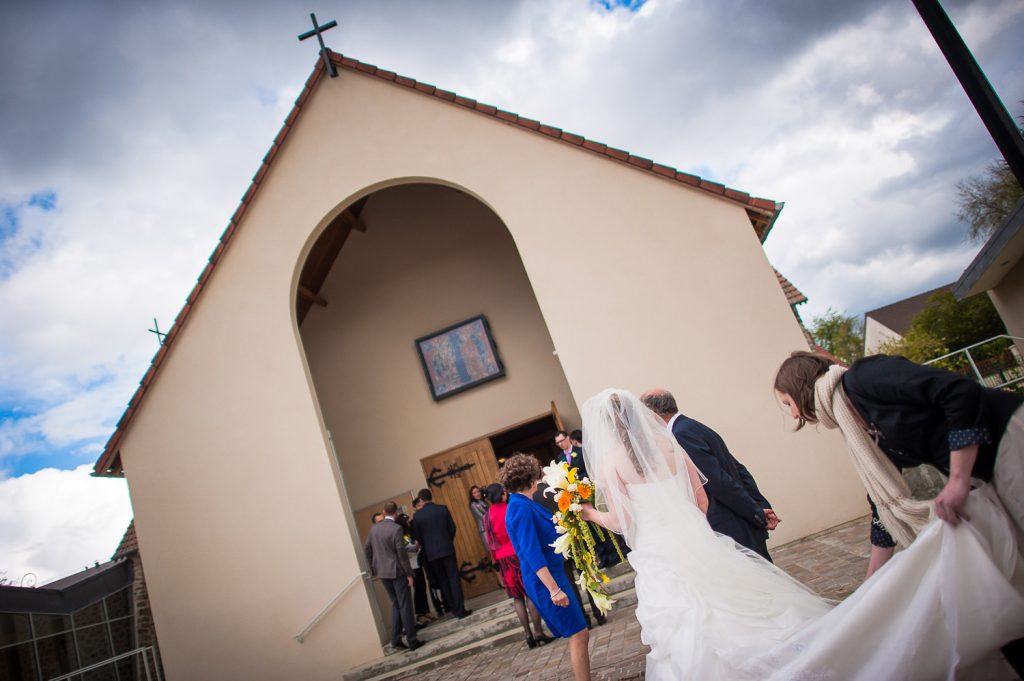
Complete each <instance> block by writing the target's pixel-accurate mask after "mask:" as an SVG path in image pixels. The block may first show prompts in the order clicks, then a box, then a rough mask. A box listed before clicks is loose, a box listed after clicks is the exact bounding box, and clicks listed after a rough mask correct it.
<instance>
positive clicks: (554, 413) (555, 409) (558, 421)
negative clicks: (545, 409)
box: [551, 400, 565, 430]
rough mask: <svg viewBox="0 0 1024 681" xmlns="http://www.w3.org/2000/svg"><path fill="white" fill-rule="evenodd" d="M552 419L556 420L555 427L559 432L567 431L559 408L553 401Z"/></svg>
mask: <svg viewBox="0 0 1024 681" xmlns="http://www.w3.org/2000/svg"><path fill="white" fill-rule="evenodd" d="M551 418H553V419H554V420H555V426H556V427H557V428H558V429H559V430H565V424H564V423H562V415H561V414H559V413H558V407H556V406H555V401H554V400H551Z"/></svg>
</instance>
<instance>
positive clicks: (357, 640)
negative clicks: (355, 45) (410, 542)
mask: <svg viewBox="0 0 1024 681" xmlns="http://www.w3.org/2000/svg"><path fill="white" fill-rule="evenodd" d="M325 54H326V55H327V57H328V59H329V61H330V63H331V64H333V65H334V67H335V68H336V69H337V77H331V76H330V74H329V73H328V69H327V68H326V67H325V63H324V61H320V62H318V65H317V67H316V68H315V69H314V71H313V73H312V75H311V76H310V78H309V80H308V81H307V83H306V86H305V88H304V89H303V91H302V93H301V95H300V96H299V98H298V100H297V101H296V104H295V107H294V109H293V110H292V111H291V113H290V114H289V116H288V118H287V120H286V121H285V124H284V127H283V128H282V129H281V131H280V133H279V134H278V135H277V137H276V139H275V140H274V142H273V145H272V146H271V149H270V151H269V152H268V153H267V155H266V157H265V158H264V160H263V163H262V165H260V167H259V169H258V171H257V173H256V175H255V177H254V178H253V181H252V184H251V186H250V188H249V189H248V191H247V192H246V193H245V195H244V197H243V198H242V201H241V205H240V206H239V207H238V209H237V211H236V212H235V213H234V215H233V216H232V217H231V220H230V223H229V224H228V226H227V229H226V230H225V231H224V234H223V236H222V237H221V239H220V242H219V243H218V244H217V247H216V249H215V250H214V251H213V254H212V255H211V256H210V259H209V263H208V264H207V265H206V267H205V269H204V270H203V272H202V274H201V276H200V277H199V280H198V283H197V284H196V286H195V288H194V289H193V290H192V292H191V293H190V294H189V296H188V299H187V301H186V303H185V305H184V307H183V308H182V310H181V312H180V314H179V315H178V316H177V318H176V320H175V323H174V325H173V327H172V328H171V330H170V331H169V333H168V334H167V337H166V339H165V342H164V343H163V345H162V346H161V348H160V350H159V352H158V353H157V354H156V356H155V357H154V359H153V362H152V366H151V367H150V368H149V370H148V371H147V372H146V374H145V376H144V377H143V378H142V381H141V384H140V386H139V389H138V391H137V392H136V394H135V395H134V397H133V398H132V400H131V402H130V404H129V406H128V408H127V410H126V412H125V413H124V416H123V417H122V418H121V420H120V421H119V422H118V424H117V429H116V431H115V432H114V434H113V435H112V436H111V438H110V440H109V442H108V443H107V445H106V447H105V450H104V452H103V454H102V455H101V457H100V459H99V461H98V462H97V464H96V475H100V476H124V477H126V478H127V480H128V484H129V487H130V491H131V498H132V505H133V508H134V513H135V530H136V534H137V541H138V545H139V549H140V552H141V554H142V556H144V559H145V565H146V581H147V586H148V590H149V598H150V602H151V605H152V612H153V618H154V623H155V628H156V635H157V637H158V638H159V641H160V652H161V657H162V662H163V665H164V668H165V669H166V673H167V677H168V678H171V679H267V680H271V679H288V678H290V679H308V680H311V681H316V680H319V679H324V680H326V679H339V678H341V675H342V674H343V673H344V672H345V671H346V670H348V669H351V668H352V667H354V666H356V665H359V664H362V663H364V662H366V661H367V660H370V659H373V658H376V657H379V656H380V655H381V654H382V642H386V641H387V637H386V636H384V626H385V619H384V614H383V613H382V612H381V608H380V605H379V603H378V598H377V593H376V590H375V587H374V583H373V580H371V579H369V578H367V577H366V576H364V575H363V574H362V573H363V572H364V571H367V570H368V567H367V566H366V565H365V560H364V557H363V552H362V539H363V537H364V536H365V530H366V527H367V526H368V524H369V516H370V514H372V512H373V511H375V510H378V509H379V508H380V507H381V505H382V503H383V502H384V501H386V500H389V499H393V500H396V501H397V502H399V503H400V504H408V503H409V500H410V494H411V493H415V491H416V490H418V489H420V488H423V487H427V486H429V487H430V489H431V490H433V492H434V495H435V500H437V501H439V502H441V503H444V504H446V505H447V506H448V507H449V508H450V509H451V511H452V513H453V515H454V516H455V519H456V523H457V525H458V535H457V537H456V544H457V550H458V554H459V555H458V563H459V565H460V567H461V569H462V571H463V579H464V581H463V584H464V585H465V587H466V593H467V595H468V596H473V595H475V594H479V593H483V592H485V591H488V590H493V589H494V588H497V585H496V583H495V582H494V579H493V577H492V576H491V575H490V573H489V572H487V571H485V570H483V569H481V568H483V567H485V565H486V560H485V553H484V550H483V547H482V546H481V545H480V541H479V535H478V534H477V532H476V526H475V524H474V523H473V519H472V517H471V515H470V513H469V510H468V507H467V492H468V489H469V487H470V486H471V485H474V484H476V485H484V484H487V483H490V482H493V481H494V480H495V476H496V474H497V470H498V467H499V465H500V461H501V460H502V459H503V458H504V457H505V456H507V455H508V454H510V453H511V452H513V451H528V452H534V453H536V454H538V456H541V457H543V456H544V455H545V453H546V452H547V453H551V451H552V450H551V446H552V437H553V435H554V432H555V430H557V429H561V428H566V429H572V428H579V427H581V425H582V424H581V422H580V408H581V406H582V404H583V403H584V402H585V401H586V400H587V399H588V398H589V397H590V396H592V395H594V394H595V393H597V392H599V391H600V390H602V389H604V388H607V387H611V386H615V387H620V388H626V389H629V390H631V391H633V392H635V393H640V392H642V391H643V390H645V389H647V388H652V387H664V388H668V389H670V390H672V391H673V392H674V393H675V395H676V397H677V400H678V402H679V405H680V408H681V409H682V410H683V411H685V412H686V413H688V414H689V415H691V416H693V417H695V418H697V419H699V420H701V421H704V422H705V423H707V424H708V425H710V426H712V427H713V428H715V429H716V430H717V431H718V432H720V433H721V434H722V435H723V437H724V438H725V440H726V441H727V442H728V443H729V446H730V448H731V449H732V451H733V453H734V454H735V455H736V456H737V458H739V459H740V460H741V461H743V463H744V464H745V465H746V466H747V467H748V468H749V469H750V471H751V472H752V474H753V475H754V476H755V478H756V479H757V482H758V484H759V486H760V488H761V490H762V491H763V492H764V494H765V496H766V497H767V498H768V499H770V500H772V503H773V506H774V508H775V510H776V511H777V512H778V514H779V515H780V517H781V518H782V519H783V522H782V524H781V525H780V526H779V529H778V530H776V531H775V533H773V544H775V545H778V544H780V543H785V542H788V541H792V540H795V539H798V538H801V537H804V536H806V535H808V534H811V533H814V532H817V531H820V530H823V529H826V528H829V527H833V526H835V525H838V524H840V523H843V522H846V521H848V520H851V519H853V518H855V517H859V516H862V515H864V514H865V513H866V512H867V509H866V501H865V497H864V492H863V489H862V488H861V485H860V482H859V480H858V479H857V477H856V475H855V474H854V472H853V470H852V467H851V466H850V465H849V463H848V462H847V460H846V456H847V455H846V453H845V450H844V448H843V445H842V443H841V440H840V438H839V437H838V436H836V434H835V433H832V432H826V431H824V429H822V430H821V431H820V432H817V431H816V430H815V429H813V428H807V429H804V430H803V431H801V432H800V433H796V434H794V433H792V432H791V426H790V423H791V422H790V419H789V418H788V417H786V416H785V415H784V414H783V412H782V410H781V409H780V407H779V405H778V404H776V402H775V399H774V394H773V391H772V379H773V377H774V373H775V370H776V369H777V367H778V365H779V364H780V363H781V361H782V360H783V359H784V358H785V357H786V356H787V355H788V353H789V352H790V351H792V350H798V349H806V348H807V341H806V340H805V337H804V334H803V331H802V328H801V326H800V324H799V322H798V320H797V318H796V317H795V316H794V310H793V309H791V308H790V305H791V304H793V303H794V302H799V299H798V298H799V292H796V293H795V294H793V295H791V296H790V297H789V299H787V295H786V293H785V292H784V291H783V288H782V287H780V282H782V283H786V284H788V282H784V280H783V279H781V277H780V276H777V274H776V272H775V271H774V270H773V268H772V266H771V265H770V264H769V262H768V260H767V258H766V256H765V253H764V250H763V248H762V243H763V242H764V240H765V239H766V238H767V237H768V235H769V232H770V231H771V229H772V226H773V224H774V223H775V220H776V218H777V217H778V215H779V211H780V210H781V207H782V206H781V204H779V203H776V202H775V201H772V200H767V199H762V198H755V197H752V196H750V195H748V194H746V193H744V192H742V191H738V190H735V189H731V188H728V187H725V186H723V185H721V184H718V183H715V182H710V181H708V180H705V179H702V178H700V177H696V176H694V175H691V174H688V173H684V172H679V171H677V170H675V169H674V168H671V167H668V166H665V165H661V164H659V163H655V162H653V161H651V160H648V159H645V158H641V157H638V156H634V155H632V154H630V153H628V152H626V151H622V150H619V149H616V148H613V147H610V146H607V145H605V144H603V143H600V142H595V141H593V140H590V139H586V138H584V137H581V136H579V135H577V134H574V133H570V132H568V131H564V130H560V129H558V128H554V127H550V126H548V125H546V124H544V123H541V122H539V121H536V120H532V119H529V118H525V117H523V116H518V115H517V114H515V113H511V112H508V111H503V110H500V109H496V108H495V107H493V106H489V105H487V104H483V103H480V102H477V101H474V100H472V99H468V98H466V97H463V96H460V95H457V94H455V93H454V92H449V91H446V90H442V89H440V88H437V87H435V86H433V85H428V84H426V83H422V82H417V81H415V80H412V79H410V78H406V77H403V76H401V75H397V74H395V73H393V72H390V71H386V70H384V69H380V68H377V67H375V66H372V65H369V64H365V63H362V62H359V61H356V60H354V59H351V58H349V57H345V56H342V55H339V54H336V53H332V52H330V51H327V52H326V53H325ZM794 291H795V289H794ZM791 293H792V292H791ZM795 298H796V300H795V301H794V299H795ZM544 463H546V461H545V462H544ZM666 541H671V537H666ZM865 542H867V538H866V537H865Z"/></svg>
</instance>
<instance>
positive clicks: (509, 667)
mask: <svg viewBox="0 0 1024 681" xmlns="http://www.w3.org/2000/svg"><path fill="white" fill-rule="evenodd" d="M869 521H870V519H869V518H861V519H859V520H855V521H853V522H850V523H847V524H845V525H841V526H839V527H837V528H833V529H832V530H828V531H827V532H822V533H819V534H817V535H812V536H810V537H807V538H805V539H801V540H799V541H796V542H793V543H791V544H787V545H786V546H783V547H780V548H778V549H774V550H773V551H772V557H773V558H774V559H775V563H776V564H777V565H778V566H779V567H781V568H783V569H784V570H786V571H787V572H789V574H791V575H793V576H794V577H796V578H797V579H799V580H800V581H802V582H804V583H805V584H807V585H808V586H810V587H811V588H812V589H814V590H815V591H816V592H818V593H819V594H821V595H822V596H825V597H827V598H835V599H841V598H845V597H846V596H847V595H849V594H850V592H852V591H853V590H854V589H856V588H857V587H858V586H859V585H860V583H861V581H862V580H863V579H864V573H865V571H866V570H867V564H868V554H869V552H870V546H869V544H868V528H869ZM635 611H636V607H635V606H633V607H629V608H624V609H622V610H613V611H612V612H611V613H610V614H609V616H608V622H607V624H605V625H604V626H600V627H594V629H593V630H592V631H591V632H590V663H591V669H592V673H593V678H594V680H595V681H618V680H634V679H642V678H644V656H645V655H646V654H647V651H648V648H647V646H645V645H644V644H643V643H641V641H640V624H639V623H638V622H637V621H636V616H635V614H634V613H635ZM567 646H568V643H567V642H566V641H564V640H558V641H555V642H554V643H551V644H550V645H547V646H543V647H540V648H534V649H533V650H531V649H529V648H527V647H526V643H525V642H521V643H508V644H505V645H502V646H496V647H494V648H492V649H491V650H488V651H486V652H483V653H478V654H476V655H473V656H472V657H467V658H464V659H461V660H458V661H456V662H453V663H452V664H450V665H445V666H443V667H440V668H438V669H431V670H427V671H423V672H416V673H415V674H414V675H412V676H409V677H405V678H408V679H414V678H415V679H416V680H417V681H442V680H444V681H463V680H466V681H468V680H470V679H474V680H476V679H530V680H534V679H536V680H537V681H540V680H542V679H558V680H559V681H566V680H567V679H571V678H572V665H571V664H570V663H569V651H568V647H567Z"/></svg>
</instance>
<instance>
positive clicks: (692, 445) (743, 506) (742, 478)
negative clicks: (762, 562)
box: [672, 414, 772, 558]
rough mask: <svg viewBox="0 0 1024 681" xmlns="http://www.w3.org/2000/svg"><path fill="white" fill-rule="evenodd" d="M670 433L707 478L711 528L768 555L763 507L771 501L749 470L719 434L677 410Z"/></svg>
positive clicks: (767, 506) (766, 529)
mask: <svg viewBox="0 0 1024 681" xmlns="http://www.w3.org/2000/svg"><path fill="white" fill-rule="evenodd" d="M672 434H673V435H674V436H675V438H676V441H677V442H679V445H680V446H681V447H682V448H683V449H684V450H685V451H686V453H687V454H688V455H689V457H690V460H692V461H693V463H694V465H695V466H696V467H697V469H698V470H700V472H701V473H703V474H704V476H705V477H706V478H707V479H708V482H707V484H706V485H705V486H704V491H705V492H707V495H708V523H709V524H710V525H711V528H712V529H713V530H714V531H715V532H718V533H720V534H724V535H728V536H729V537H732V538H733V539H734V540H735V541H736V543H737V544H740V545H741V546H745V547H747V548H748V549H750V550H751V551H756V552H757V553H760V554H761V555H762V556H764V557H765V558H768V549H767V547H766V546H765V541H766V540H767V539H768V527H767V522H766V521H765V517H764V509H766V508H771V507H772V505H771V504H769V503H768V500H767V499H765V498H764V496H762V494H761V491H760V490H759V489H758V488H757V483H755V482H754V478H753V476H751V475H750V472H749V471H747V469H746V467H745V466H744V465H743V464H741V463H740V462H739V461H737V460H736V458H735V457H734V456H733V455H732V453H731V452H730V451H729V448H728V447H726V445H725V441H724V440H723V439H722V437H721V436H720V435H719V434H718V433H716V432H715V431H713V430H712V429H711V428H708V427H707V426H706V425H704V424H703V423H701V422H700V421H695V420H694V419H691V418H690V417H688V416H686V415H684V414H680V415H679V418H677V419H676V420H675V422H674V423H673V424H672Z"/></svg>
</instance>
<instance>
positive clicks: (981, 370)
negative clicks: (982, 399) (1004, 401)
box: [925, 335, 1024, 388]
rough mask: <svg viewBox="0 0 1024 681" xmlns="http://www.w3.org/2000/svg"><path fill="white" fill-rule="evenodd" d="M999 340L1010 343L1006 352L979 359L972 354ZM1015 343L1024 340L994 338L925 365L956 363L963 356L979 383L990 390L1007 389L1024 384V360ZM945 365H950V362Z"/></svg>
mask: <svg viewBox="0 0 1024 681" xmlns="http://www.w3.org/2000/svg"><path fill="white" fill-rule="evenodd" d="M998 340H1006V341H1010V344H1009V345H1008V347H1007V348H1006V350H1005V351H1004V352H1003V353H1001V354H1000V355H998V356H996V357H986V358H984V359H977V358H976V357H975V356H974V355H972V354H971V350H974V351H975V352H977V348H979V347H981V346H982V345H988V344H989V343H992V342H994V341H998ZM1014 341H1024V338H1018V337H1017V336H1007V335H1000V336H993V337H992V338H989V339H987V340H983V341H981V342H980V343H975V344H974V345H968V346H967V347H966V348H961V349H959V350H956V351H954V352H950V353H948V354H945V355H943V356H942V357H936V358H935V359H932V360H928V361H927V362H925V364H937V363H939V362H943V361H944V360H951V361H953V362H956V360H957V359H959V356H960V355H962V356H963V357H964V359H966V360H967V364H969V365H970V367H971V371H972V372H973V373H974V377H975V378H976V379H977V381H978V383H981V384H982V385H984V386H986V387H988V388H1006V387H1008V386H1011V385H1014V384H1016V383H1021V382H1024V360H1022V359H1021V356H1020V351H1019V350H1017V346H1016V345H1014V344H1013V342H1014ZM945 363H946V364H948V362H945ZM944 368H948V367H944Z"/></svg>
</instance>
